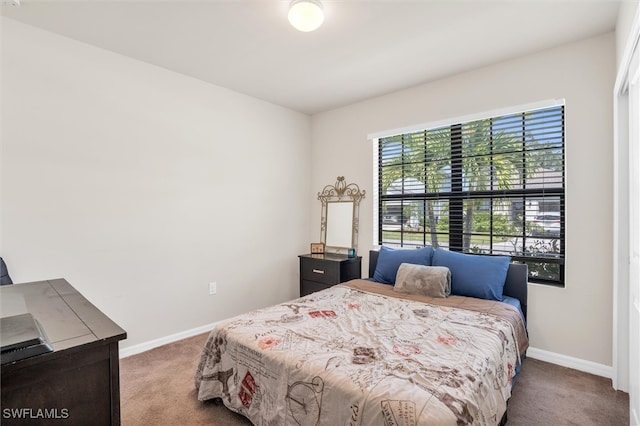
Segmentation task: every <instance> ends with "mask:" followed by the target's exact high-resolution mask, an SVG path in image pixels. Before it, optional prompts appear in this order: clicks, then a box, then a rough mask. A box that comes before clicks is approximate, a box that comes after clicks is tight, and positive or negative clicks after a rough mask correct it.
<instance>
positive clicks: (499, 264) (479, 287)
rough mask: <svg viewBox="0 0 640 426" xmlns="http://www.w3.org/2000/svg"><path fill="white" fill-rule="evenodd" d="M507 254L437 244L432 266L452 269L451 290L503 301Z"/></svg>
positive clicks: (507, 264)
mask: <svg viewBox="0 0 640 426" xmlns="http://www.w3.org/2000/svg"><path fill="white" fill-rule="evenodd" d="M510 262H511V257H510V256H480V255H475V254H464V253H458V252H455V251H449V250H444V249H441V248H438V249H437V250H436V251H435V253H434V254H433V261H432V264H433V266H446V267H447V268H449V269H450V270H451V294H455V295H458V296H470V297H477V298H479V299H487V300H497V301H500V302H501V301H502V290H503V288H504V283H505V281H506V280H507V270H508V269H509V263H510Z"/></svg>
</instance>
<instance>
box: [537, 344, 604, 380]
mask: <svg viewBox="0 0 640 426" xmlns="http://www.w3.org/2000/svg"><path fill="white" fill-rule="evenodd" d="M527 358H534V359H537V360H540V361H545V362H550V363H551V364H556V365H561V366H563V367H568V368H573V369H574V370H579V371H584V372H585V373H590V374H595V375H596V376H601V377H606V378H607V379H611V378H612V377H613V367H611V366H609V365H604V364H598V363H597V362H592V361H586V360H584V359H580V358H574V357H571V356H567V355H562V354H558V353H555V352H549V351H545V350H544V349H537V348H531V347H530V348H529V349H527Z"/></svg>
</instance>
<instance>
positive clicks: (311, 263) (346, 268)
mask: <svg viewBox="0 0 640 426" xmlns="http://www.w3.org/2000/svg"><path fill="white" fill-rule="evenodd" d="M298 257H299V258H300V296H306V295H307V294H311V293H313V292H316V291H320V290H324V289H326V288H329V287H331V286H332V285H336V284H339V283H342V282H345V281H349V280H353V279H356V278H362V256H356V257H347V256H346V255H338V254H302V255H300V256H298Z"/></svg>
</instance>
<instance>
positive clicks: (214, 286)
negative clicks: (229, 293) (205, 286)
mask: <svg viewBox="0 0 640 426" xmlns="http://www.w3.org/2000/svg"><path fill="white" fill-rule="evenodd" d="M217 292H218V285H217V284H216V282H215V281H213V282H210V283H209V295H212V294H216V293H217Z"/></svg>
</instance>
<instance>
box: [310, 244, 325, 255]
mask: <svg viewBox="0 0 640 426" xmlns="http://www.w3.org/2000/svg"><path fill="white" fill-rule="evenodd" d="M311 253H312V254H321V253H324V243H311Z"/></svg>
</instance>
